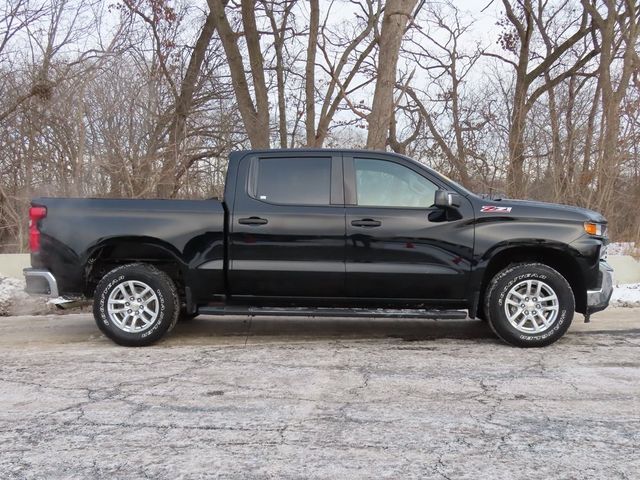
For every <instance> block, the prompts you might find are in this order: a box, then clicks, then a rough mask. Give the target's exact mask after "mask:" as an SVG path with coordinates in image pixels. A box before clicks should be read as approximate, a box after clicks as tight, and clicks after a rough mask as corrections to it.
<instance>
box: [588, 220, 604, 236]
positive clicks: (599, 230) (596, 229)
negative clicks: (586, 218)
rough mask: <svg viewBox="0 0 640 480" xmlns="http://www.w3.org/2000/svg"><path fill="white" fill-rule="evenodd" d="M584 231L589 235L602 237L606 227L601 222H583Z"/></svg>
mask: <svg viewBox="0 0 640 480" xmlns="http://www.w3.org/2000/svg"><path fill="white" fill-rule="evenodd" d="M584 231H585V232H587V233H588V234H589V235H596V236H598V237H603V236H604V234H605V231H606V227H605V226H604V225H603V224H601V223H595V222H584Z"/></svg>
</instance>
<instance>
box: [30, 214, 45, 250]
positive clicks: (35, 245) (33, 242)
mask: <svg viewBox="0 0 640 480" xmlns="http://www.w3.org/2000/svg"><path fill="white" fill-rule="evenodd" d="M46 216H47V208H46V207H31V208H30V209H29V250H31V251H32V252H37V251H38V250H40V230H38V221H40V220H42V219H43V218H44V217H46Z"/></svg>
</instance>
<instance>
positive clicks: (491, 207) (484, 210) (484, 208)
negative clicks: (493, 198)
mask: <svg viewBox="0 0 640 480" xmlns="http://www.w3.org/2000/svg"><path fill="white" fill-rule="evenodd" d="M510 211H511V207H497V206H495V205H483V206H482V208H481V209H480V213H509V212H510Z"/></svg>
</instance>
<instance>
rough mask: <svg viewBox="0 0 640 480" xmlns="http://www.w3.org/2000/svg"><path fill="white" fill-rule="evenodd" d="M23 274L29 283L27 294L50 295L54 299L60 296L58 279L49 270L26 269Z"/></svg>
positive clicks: (26, 289)
mask: <svg viewBox="0 0 640 480" xmlns="http://www.w3.org/2000/svg"><path fill="white" fill-rule="evenodd" d="M22 272H23V273H24V278H25V280H26V282H27V286H26V288H25V292H27V293H31V294H33V295H48V296H50V297H52V298H57V297H59V296H60V293H59V291H58V282H57V281H56V277H54V276H53V274H52V273H51V272H50V271H49V270H44V269H39V268H25V269H24V270H23V271H22Z"/></svg>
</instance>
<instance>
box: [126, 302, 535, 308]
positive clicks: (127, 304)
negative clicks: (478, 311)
mask: <svg viewBox="0 0 640 480" xmlns="http://www.w3.org/2000/svg"><path fill="white" fill-rule="evenodd" d="M125 305H126V306H127V307H128V306H129V302H127V303H125ZM523 306H524V305H523Z"/></svg>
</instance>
